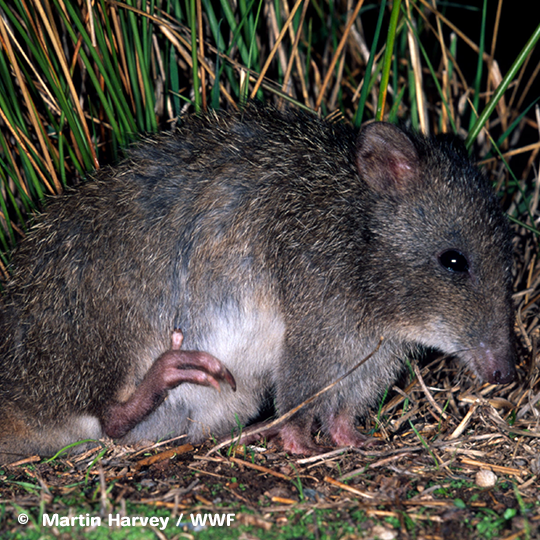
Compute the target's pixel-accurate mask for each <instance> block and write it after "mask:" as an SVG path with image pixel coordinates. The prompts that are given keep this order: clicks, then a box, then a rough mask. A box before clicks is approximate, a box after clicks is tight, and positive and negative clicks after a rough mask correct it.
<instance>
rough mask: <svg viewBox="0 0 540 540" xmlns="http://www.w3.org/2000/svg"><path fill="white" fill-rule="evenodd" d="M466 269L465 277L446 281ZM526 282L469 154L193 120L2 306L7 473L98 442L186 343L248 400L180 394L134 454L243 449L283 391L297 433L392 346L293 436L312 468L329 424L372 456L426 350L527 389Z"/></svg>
mask: <svg viewBox="0 0 540 540" xmlns="http://www.w3.org/2000/svg"><path fill="white" fill-rule="evenodd" d="M373 126H375V127H373ZM448 249H454V250H459V251H460V252H462V253H463V254H465V255H466V257H467V259H468V261H469V264H470V270H469V272H465V273H463V272H462V273H459V272H452V271H450V270H448V269H446V268H443V267H442V266H441V264H440V263H439V260H438V256H439V255H440V254H441V253H442V252H444V251H445V250H448ZM510 268H511V248H510V240H509V232H508V227H507V224H506V220H505V218H504V217H503V215H502V213H501V211H500V210H499V208H498V204H497V201H496V199H495V197H494V195H493V194H492V192H491V189H490V187H489V185H488V183H487V181H486V180H485V179H484V178H483V177H482V176H481V175H480V174H479V173H478V172H477V170H476V169H475V168H474V167H473V166H472V165H471V163H470V162H469V161H468V159H467V158H466V156H465V155H464V152H463V151H462V150H461V149H460V148H459V147H456V146H455V144H454V143H453V142H451V141H442V142H440V141H436V140H432V139H428V140H426V139H423V138H421V137H416V136H412V135H410V134H404V133H403V132H401V131H399V130H397V128H393V127H392V126H389V125H387V124H382V125H381V124H379V125H372V126H371V127H367V128H364V129H363V130H362V131H361V133H360V135H357V133H356V132H355V131H354V130H353V129H351V128H350V127H348V126H345V125H340V124H339V125H336V124H328V123H325V122H322V121H319V120H317V119H315V118H313V117H311V116H305V115H301V114H298V113H288V114H287V115H282V114H279V113H277V112H276V111H274V110H272V109H265V108H261V107H255V106H250V107H248V109H247V110H246V111H245V112H243V113H238V114H231V115H229V114H219V115H218V116H216V115H208V116H204V117H200V118H197V117H190V118H187V119H186V121H185V122H184V124H183V126H182V128H180V129H179V130H178V131H177V132H175V133H174V134H165V135H161V136H158V137H156V138H154V139H152V140H148V141H145V142H144V143H142V144H140V145H139V146H137V147H136V148H134V149H132V150H131V151H130V153H129V158H128V159H127V160H126V161H124V162H123V163H122V164H121V165H120V166H118V167H117V168H115V169H106V170H104V171H102V172H101V173H100V174H98V175H97V178H96V179H95V181H93V182H88V183H87V184H85V185H83V186H82V187H81V188H80V189H78V190H77V191H75V192H71V193H69V194H66V195H65V196H62V197H59V198H58V200H56V201H54V202H52V203H51V204H50V205H49V208H48V210H47V212H46V214H45V215H44V216H43V217H42V219H40V221H39V224H38V225H37V226H36V227H35V228H34V230H33V231H32V233H31V234H30V235H29V236H28V238H27V239H26V240H25V241H23V242H22V243H21V246H20V248H19V249H18V252H17V253H16V255H15V257H14V260H13V271H14V274H13V280H12V281H11V282H10V283H9V284H8V287H7V292H6V295H5V296H4V298H3V305H0V336H1V337H0V340H1V341H0V362H1V366H0V369H1V371H0V461H2V460H9V459H15V458H17V457H19V456H20V455H24V454H29V453H34V452H37V453H40V454H48V453H52V452H54V451H56V450H58V449H59V448H61V447H62V446H63V445H65V444H68V443H70V442H73V441H75V440H78V439H82V438H99V437H102V436H103V435H104V428H103V426H104V425H105V424H106V419H107V415H108V414H109V411H110V410H112V409H111V404H112V403H121V402H124V401H126V400H127V399H128V398H129V396H130V395H132V394H133V393H134V392H135V389H136V387H137V385H138V384H139V383H140V382H141V380H142V379H143V377H144V375H145V373H147V372H148V370H149V368H150V366H151V365H152V364H153V363H154V361H155V360H156V359H157V358H158V357H160V355H162V354H163V353H165V352H166V351H168V350H169V348H170V343H171V332H172V330H173V329H174V328H181V329H182V331H183V333H184V337H185V340H184V343H183V346H182V348H183V349H186V350H195V351H205V352H207V353H210V354H212V355H214V356H215V357H216V358H217V359H219V360H220V361H221V362H222V364H223V365H224V366H226V367H227V368H228V369H229V371H230V372H231V373H232V375H233V376H234V379H235V380H236V384H237V391H236V393H235V392H233V391H232V389H231V388H230V386H228V385H227V384H221V392H217V391H216V390H215V389H214V388H211V387H209V388H206V387H203V386H199V385H193V384H180V385H179V386H177V387H176V388H174V389H173V390H171V391H170V392H169V394H168V398H167V400H166V401H164V402H163V403H161V404H160V405H159V406H157V408H156V410H155V411H154V412H152V413H151V414H150V415H149V416H147V417H146V418H145V419H144V420H142V421H141V422H139V423H138V425H136V426H135V427H134V428H133V429H131V430H130V431H129V432H128V433H127V435H126V436H125V437H124V438H123V439H122V440H123V441H126V442H134V441H137V440H145V439H157V438H161V437H165V436H167V435H178V434H181V433H185V432H187V433H189V435H190V439H191V440H193V441H199V440H201V439H202V438H203V437H205V436H206V435H207V434H209V433H210V432H212V433H213V434H214V435H217V436H220V435H224V434H228V433H230V429H231V428H232V427H235V426H236V424H237V421H236V419H235V415H238V418H239V420H240V421H241V422H248V421H249V420H250V419H251V418H253V417H254V416H255V415H256V414H257V411H258V410H259V407H260V405H261V402H262V399H263V395H265V394H266V393H267V392H268V391H269V390H274V391H275V395H276V403H277V408H278V412H280V413H283V412H286V411H287V410H289V409H290V408H292V407H294V406H296V405H298V404H299V403H300V402H301V401H303V400H304V399H306V398H307V397H309V396H311V395H312V394H314V393H315V392H317V391H318V390H320V389H321V388H322V387H323V386H325V385H326V384H328V383H329V382H331V381H332V380H334V379H336V378H338V377H339V376H340V375H342V374H343V373H344V372H346V371H347V370H348V369H349V368H350V367H351V366H352V365H354V364H355V363H356V362H358V361H359V360H360V359H361V358H362V357H364V356H365V355H367V354H368V353H369V352H371V351H372V350H373V349H374V348H375V346H376V344H377V342H378V340H379V337H380V336H384V338H385V340H384V343H383V345H382V347H381V350H380V351H379V352H378V353H377V355H376V356H375V357H374V358H372V359H371V360H370V361H369V362H367V363H366V364H364V365H363V366H362V367H361V368H360V369H358V370H357V371H356V372H354V373H353V374H352V375H351V376H350V377H348V378H347V379H346V380H345V381H343V382H342V383H340V384H339V385H338V387H336V388H335V389H333V390H332V391H331V392H329V393H327V394H325V395H324V396H323V397H322V398H320V399H319V400H318V401H317V402H315V403H314V404H313V405H312V406H310V407H308V408H306V409H304V410H303V411H302V412H301V413H300V414H299V415H297V416H296V417H294V419H293V420H292V421H291V422H289V423H288V424H287V425H286V426H285V427H284V428H283V430H282V432H281V434H282V439H283V441H284V445H285V447H286V448H287V449H289V450H291V451H293V452H309V451H310V450H312V449H313V446H312V443H311V439H310V430H311V424H312V422H313V420H314V419H315V418H318V419H319V420H320V421H321V424H322V426H323V428H324V429H325V430H326V431H327V432H329V433H330V435H331V436H332V438H333V440H334V443H335V444H361V443H362V437H361V436H360V435H359V434H356V432H355V431H354V428H353V427H352V426H353V422H354V417H355V416H356V415H357V414H362V413H364V412H365V411H366V409H367V408H368V407H370V406H372V405H374V404H375V402H376V399H377V398H378V396H379V395H380V394H381V392H382V391H384V389H385V388H386V387H387V386H388V385H390V384H392V383H393V382H394V380H395V379H396V377H397V374H398V372H399V371H400V369H401V367H402V363H403V359H404V357H405V356H406V354H407V353H408V352H409V351H410V350H413V349H414V348H415V347H417V346H418V345H420V346H429V347H435V348H438V349H440V350H441V351H443V352H446V353H450V354H455V355H456V356H458V357H461V358H462V359H463V360H464V361H465V363H466V364H467V365H468V366H469V368H470V369H471V370H472V371H474V372H475V373H476V374H477V375H479V376H480V377H481V378H484V379H487V380H490V381H491V382H508V381H509V380H511V378H512V377H513V369H514V368H513V363H514V345H513V334H512V326H513V309H512V303H511V298H510V293H511V290H510V289H511V285H510ZM2 453H4V456H2Z"/></svg>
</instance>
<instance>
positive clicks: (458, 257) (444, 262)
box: [439, 249, 469, 274]
mask: <svg viewBox="0 0 540 540" xmlns="http://www.w3.org/2000/svg"><path fill="white" fill-rule="evenodd" d="M439 262H440V263H441V266H442V267H443V268H446V270H449V271H450V272H457V273H460V274H463V273H465V272H468V271H469V261H467V257H465V255H463V253H460V252H459V251H457V250H455V249H449V250H448V251H443V252H442V253H441V254H440V255H439Z"/></svg>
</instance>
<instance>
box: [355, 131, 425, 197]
mask: <svg viewBox="0 0 540 540" xmlns="http://www.w3.org/2000/svg"><path fill="white" fill-rule="evenodd" d="M419 161H420V159H419V157H418V152H417V151H416V148H415V147H414V145H413V143H412V141H411V140H410V139H409V137H408V136H407V135H406V134H405V133H404V132H403V131H401V130H400V129H398V128H397V127H395V126H393V125H392V124H387V123H386V122H374V123H372V124H367V125H366V126H364V127H363V128H362V129H361V130H360V132H359V133H358V137H357V139H356V166H357V167H358V173H359V174H360V177H361V178H362V180H364V181H365V182H366V183H367V184H368V185H369V186H371V187H372V188H373V189H374V190H376V191H379V192H386V193H389V192H390V193H398V192H401V191H406V190H407V189H408V188H409V187H410V186H412V185H414V184H415V183H416V182H417V181H418V180H419V167H420V165H419Z"/></svg>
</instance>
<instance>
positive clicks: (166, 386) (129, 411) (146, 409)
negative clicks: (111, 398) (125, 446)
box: [102, 330, 236, 438]
mask: <svg viewBox="0 0 540 540" xmlns="http://www.w3.org/2000/svg"><path fill="white" fill-rule="evenodd" d="M183 339H184V336H183V335H182V332H181V331H180V330H175V331H174V332H173V334H172V338H171V341H172V343H171V348H170V350H168V351H166V352H165V353H163V354H162V355H161V356H160V357H159V358H158V359H157V360H156V361H155V362H154V363H153V364H152V366H151V367H150V369H149V370H148V372H147V373H146V375H145V377H144V379H143V380H142V382H141V384H140V385H139V386H138V387H137V388H136V389H135V391H134V392H133V394H131V396H130V397H129V399H128V400H127V401H125V402H123V403H119V402H114V403H112V404H111V405H110V406H109V408H108V409H107V411H106V413H105V416H104V418H103V419H102V424H103V429H104V430H105V433H106V434H107V435H108V436H109V437H112V438H120V437H123V436H124V435H125V434H126V433H128V431H130V430H131V429H133V428H134V427H135V426H136V425H137V424H138V423H139V422H140V421H141V420H143V419H144V418H145V417H146V416H148V415H149V414H150V413H151V412H152V411H154V410H155V409H156V408H157V407H158V406H159V405H160V404H161V403H162V402H163V400H164V399H165V397H166V395H167V391H168V390H171V389H172V388H175V387H176V386H178V385H179V384H182V383H186V382H187V383H192V384H199V385H202V386H213V387H214V388H215V389H216V390H218V391H219V390H220V386H219V383H220V381H221V382H225V383H227V384H228V385H229V386H231V388H232V389H233V390H236V382H235V380H234V377H233V376H232V375H231V373H230V372H229V370H228V369H227V368H226V367H225V366H224V365H223V364H222V363H221V362H220V361H219V360H218V359H217V358H215V357H214V356H212V355H211V354H208V353H205V352H200V351H182V350H181V346H182V341H183Z"/></svg>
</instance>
